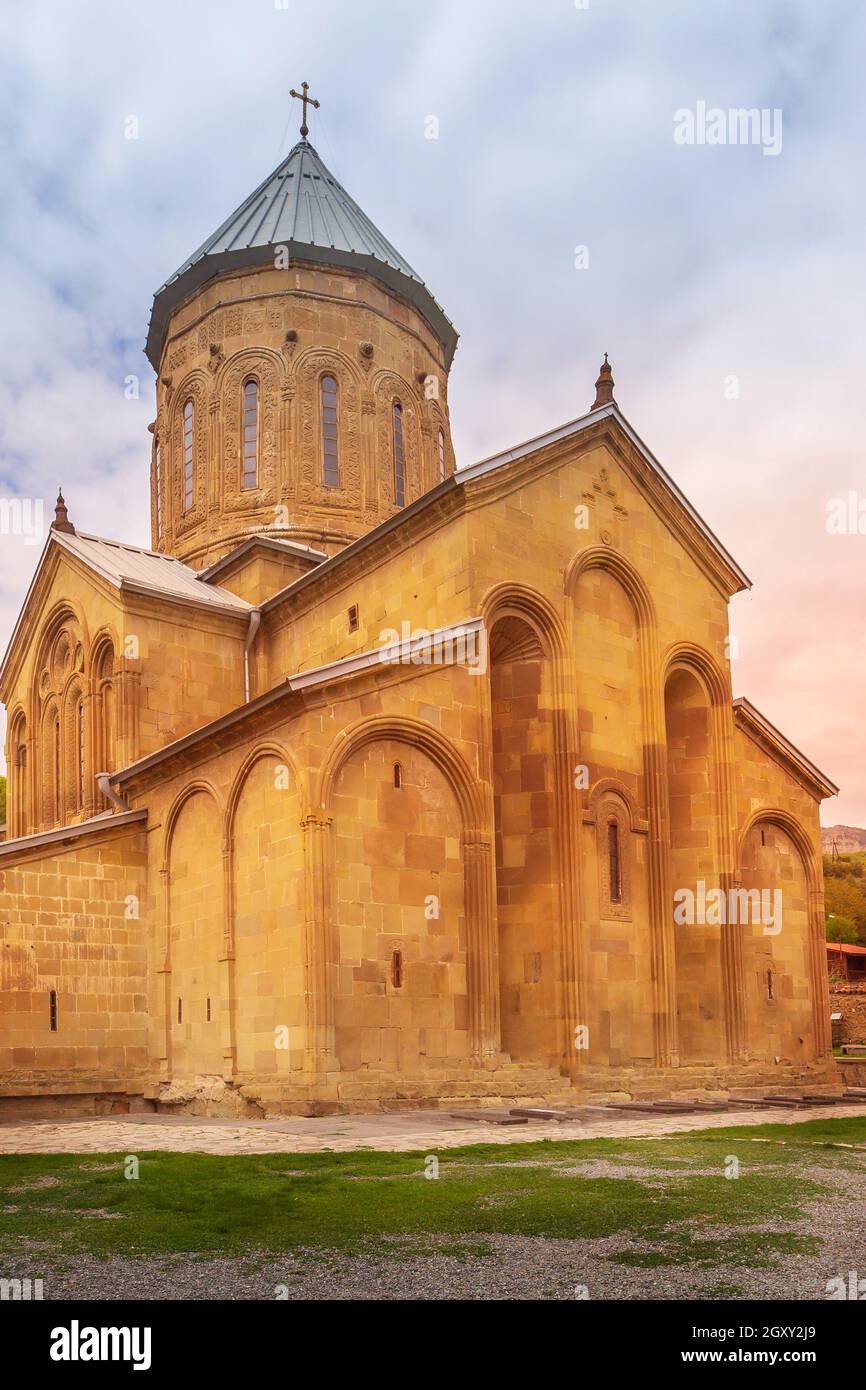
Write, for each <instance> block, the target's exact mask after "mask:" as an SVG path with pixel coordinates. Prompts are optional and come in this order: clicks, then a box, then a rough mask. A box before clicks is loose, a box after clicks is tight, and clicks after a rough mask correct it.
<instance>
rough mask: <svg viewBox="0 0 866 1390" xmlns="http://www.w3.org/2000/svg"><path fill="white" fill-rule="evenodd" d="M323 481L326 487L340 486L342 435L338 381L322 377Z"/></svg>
mask: <svg viewBox="0 0 866 1390" xmlns="http://www.w3.org/2000/svg"><path fill="white" fill-rule="evenodd" d="M321 392H322V482H323V483H324V484H325V487H339V486H340V436H339V427H338V423H337V383H336V380H335V379H334V377H332V376H323V377H322V386H321Z"/></svg>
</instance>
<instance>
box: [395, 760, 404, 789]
mask: <svg viewBox="0 0 866 1390" xmlns="http://www.w3.org/2000/svg"><path fill="white" fill-rule="evenodd" d="M402 785H403V767H402V764H401V763H395V764H394V786H395V787H402Z"/></svg>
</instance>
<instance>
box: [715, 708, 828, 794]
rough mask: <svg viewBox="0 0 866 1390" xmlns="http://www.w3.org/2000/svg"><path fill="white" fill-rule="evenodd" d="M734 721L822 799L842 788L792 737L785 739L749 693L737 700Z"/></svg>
mask: <svg viewBox="0 0 866 1390" xmlns="http://www.w3.org/2000/svg"><path fill="white" fill-rule="evenodd" d="M734 720H735V722H736V724H737V726H738V727H739V728H741V729H742V730H743V732H744V733H747V734H749V735H750V737H751V738H752V739H753V740H754V741H755V742H756V743H757V744H758V745H759V746H760V747H761V748H763V749H764V750H765V751H767V752H769V753H770V754H771V755H772V756H773V757H774V758H775V759H776V762H781V763H782V764H783V765H784V766H786V767H787V768H788V771H789V772H790V773H791V774H792V775H793V776H794V777H796V778H797V780H798V781H799V782H802V783H804V784H805V785H806V786H807V787H808V788H810V789H811V790H812V791H813V792H814V793H815V795H816V796H817V797H818V798H819V799H820V800H822V801H823V799H824V798H825V797H827V796H836V795H837V793H838V791H839V788H838V787H837V786H836V783H835V782H831V781H830V778H829V777H827V776H825V774H824V773H823V772H822V771H821V770H820V768H817V767H816V766H815V764H814V763H813V762H810V761H809V759H808V758H807V757H806V755H805V753H801V752H800V750H799V748H797V747H796V745H795V744H793V743H791V741H790V739H787V738H785V735H784V734H782V733H780V732H779V730H778V729H777V728H776V726H775V724H771V723H770V721H769V719H767V718H766V716H765V715H763V714H761V711H760V710H759V709H756V708H755V706H754V705H753V704H752V702H751V700H747V699H746V698H745V696H742V695H741V696H740V697H739V699H737V700H735V701H734Z"/></svg>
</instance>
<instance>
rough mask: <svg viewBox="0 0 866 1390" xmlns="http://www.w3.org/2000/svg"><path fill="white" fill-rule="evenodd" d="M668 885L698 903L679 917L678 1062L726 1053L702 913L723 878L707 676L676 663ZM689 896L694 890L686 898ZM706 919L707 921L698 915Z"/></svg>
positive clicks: (670, 728) (712, 932) (720, 981)
mask: <svg viewBox="0 0 866 1390" xmlns="http://www.w3.org/2000/svg"><path fill="white" fill-rule="evenodd" d="M664 694H665V730H666V742H667V771H668V806H669V817H670V886H671V892H672V898H673V900H672V903H671V907H670V911H671V913H672V914H673V912H674V904H676V903H687V902H694V904H695V911H694V913H690V912H687V911H685V910H683V911H682V912H680V914H679V915H680V916H681V917H686V916H688V917H690V918H691V917H694V918H695V919H696V920H687V921H678V920H677V919H676V918H675V919H674V942H675V966H676V971H675V980H676V1008H677V1035H678V1042H679V1055H680V1060H681V1062H682V1063H683V1064H684V1065H688V1064H689V1063H701V1062H704V1063H709V1062H718V1061H721V1060H723V1059H724V1057H725V1055H726V1049H725V999H724V977H723V970H722V931H723V925H722V922H721V920H720V918H721V914H719V913H715V912H713V911H712V910H710V911H708V912H707V911H704V910H703V909H702V908H701V906H700V905H701V903H705V902H706V894H707V893H709V892H710V890H712V889H716V888H718V887H719V884H720V868H721V865H720V853H719V849H720V847H719V843H718V826H719V808H718V790H717V788H718V781H717V776H718V774H717V768H716V764H715V756H716V754H715V743H714V726H713V708H712V703H711V700H710V697H709V694H708V692H707V689H706V686H705V685H704V683H703V681H702V680H701V679H700V678H699V677H698V675H697V674H696V673H695V671H693V670H690V669H689V668H688V667H686V666H675V667H674V668H673V669H672V670H671V671H670V672H669V674H668V677H667V680H666V682H665V692H664ZM685 894H691V895H692V897H691V899H686V897H685ZM706 917H709V918H710V921H709V922H708V921H706V920H699V919H700V918H706Z"/></svg>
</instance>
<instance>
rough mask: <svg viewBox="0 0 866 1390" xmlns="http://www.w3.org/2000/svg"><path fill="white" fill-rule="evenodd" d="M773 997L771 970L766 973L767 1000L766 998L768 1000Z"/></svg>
mask: <svg viewBox="0 0 866 1390" xmlns="http://www.w3.org/2000/svg"><path fill="white" fill-rule="evenodd" d="M774 997H775V996H774V994H773V972H772V970H768V971H767V998H768V999H773V998H774Z"/></svg>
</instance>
